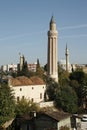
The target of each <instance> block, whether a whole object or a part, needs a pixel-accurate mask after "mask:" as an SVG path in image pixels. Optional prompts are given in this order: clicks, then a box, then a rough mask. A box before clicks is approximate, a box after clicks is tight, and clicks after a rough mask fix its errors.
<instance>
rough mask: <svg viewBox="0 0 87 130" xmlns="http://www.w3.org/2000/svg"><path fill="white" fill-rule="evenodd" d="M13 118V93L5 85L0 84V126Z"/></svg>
mask: <svg viewBox="0 0 87 130" xmlns="http://www.w3.org/2000/svg"><path fill="white" fill-rule="evenodd" d="M14 116H15V101H14V96H13V91H12V90H11V89H10V87H8V85H7V84H0V125H3V124H4V123H5V122H6V121H9V120H10V119H12V118H14Z"/></svg>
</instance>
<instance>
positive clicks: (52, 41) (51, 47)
mask: <svg viewBox="0 0 87 130" xmlns="http://www.w3.org/2000/svg"><path fill="white" fill-rule="evenodd" d="M57 35H58V32H57V30H56V23H55V21H54V17H53V16H52V18H51V21H50V25H49V31H48V62H47V66H48V67H47V72H48V76H49V77H51V78H52V79H54V80H55V81H56V82H58V64H57V62H58V59H57Z"/></svg>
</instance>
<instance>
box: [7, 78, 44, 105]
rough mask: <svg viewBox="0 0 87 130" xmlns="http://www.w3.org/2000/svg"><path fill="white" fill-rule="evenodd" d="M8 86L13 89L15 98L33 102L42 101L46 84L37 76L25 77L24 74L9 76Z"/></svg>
mask: <svg viewBox="0 0 87 130" xmlns="http://www.w3.org/2000/svg"><path fill="white" fill-rule="evenodd" d="M9 86H10V87H11V88H12V90H13V91H14V96H15V100H16V101H19V100H21V99H27V100H31V101H32V102H35V103H40V102H42V101H44V96H45V91H46V85H45V83H44V82H43V80H42V79H40V78H38V77H35V76H34V77H31V78H27V77H25V76H21V77H17V78H10V79H9Z"/></svg>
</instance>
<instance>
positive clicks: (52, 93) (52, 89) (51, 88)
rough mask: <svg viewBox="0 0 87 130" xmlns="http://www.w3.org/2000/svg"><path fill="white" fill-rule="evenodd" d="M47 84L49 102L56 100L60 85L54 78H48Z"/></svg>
mask: <svg viewBox="0 0 87 130" xmlns="http://www.w3.org/2000/svg"><path fill="white" fill-rule="evenodd" d="M46 82H47V90H46V92H47V95H48V97H49V100H55V97H56V91H57V90H58V87H59V86H58V83H57V82H55V81H54V80H53V79H52V78H48V80H47V81H46Z"/></svg>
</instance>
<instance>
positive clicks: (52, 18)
mask: <svg viewBox="0 0 87 130" xmlns="http://www.w3.org/2000/svg"><path fill="white" fill-rule="evenodd" d="M50 23H55V20H54V16H53V15H52V17H51V20H50Z"/></svg>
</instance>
